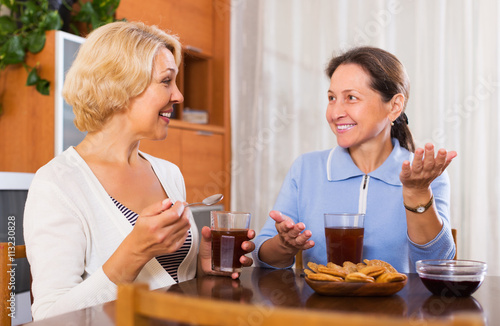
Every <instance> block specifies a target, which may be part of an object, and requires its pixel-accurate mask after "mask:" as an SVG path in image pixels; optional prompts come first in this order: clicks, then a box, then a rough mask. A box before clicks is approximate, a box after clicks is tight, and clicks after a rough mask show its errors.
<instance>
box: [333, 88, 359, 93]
mask: <svg viewBox="0 0 500 326" xmlns="http://www.w3.org/2000/svg"><path fill="white" fill-rule="evenodd" d="M349 92H356V93H361V92H360V91H358V90H356V89H354V88H349V89H344V90H343V91H341V93H349ZM328 93H335V92H334V91H332V90H331V89H329V90H328Z"/></svg>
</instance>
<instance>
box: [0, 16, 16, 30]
mask: <svg viewBox="0 0 500 326" xmlns="http://www.w3.org/2000/svg"><path fill="white" fill-rule="evenodd" d="M16 29H17V25H16V22H15V21H14V19H12V18H11V17H9V16H0V33H1V34H11V33H14V32H15V31H16Z"/></svg>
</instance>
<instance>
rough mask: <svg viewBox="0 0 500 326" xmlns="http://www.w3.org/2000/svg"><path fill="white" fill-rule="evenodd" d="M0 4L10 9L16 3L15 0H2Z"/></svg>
mask: <svg viewBox="0 0 500 326" xmlns="http://www.w3.org/2000/svg"><path fill="white" fill-rule="evenodd" d="M1 4H3V5H5V6H6V7H7V8H9V9H12V8H14V5H15V4H16V0H2V1H1Z"/></svg>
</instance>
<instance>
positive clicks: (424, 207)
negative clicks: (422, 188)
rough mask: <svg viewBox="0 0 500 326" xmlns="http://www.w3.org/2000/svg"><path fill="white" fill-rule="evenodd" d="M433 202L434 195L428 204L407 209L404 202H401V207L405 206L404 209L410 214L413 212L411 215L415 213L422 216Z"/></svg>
mask: <svg viewBox="0 0 500 326" xmlns="http://www.w3.org/2000/svg"><path fill="white" fill-rule="evenodd" d="M433 201H434V195H431V199H430V200H429V202H428V203H427V204H425V205H423V204H421V205H418V206H417V207H409V206H407V205H406V204H405V203H404V202H403V205H404V206H405V208H406V209H407V210H409V211H410V212H413V213H417V214H422V213H423V212H425V211H426V210H427V209H428V208H429V207H431V205H432V202H433Z"/></svg>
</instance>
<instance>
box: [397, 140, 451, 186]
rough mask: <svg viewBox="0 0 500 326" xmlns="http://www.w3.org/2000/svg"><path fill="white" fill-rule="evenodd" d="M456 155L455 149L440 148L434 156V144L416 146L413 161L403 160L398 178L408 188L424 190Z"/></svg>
mask: <svg viewBox="0 0 500 326" xmlns="http://www.w3.org/2000/svg"><path fill="white" fill-rule="evenodd" d="M456 156H457V152H455V151H449V152H448V151H447V150H445V149H440V150H438V152H437V155H436V156H434V145H432V144H430V143H427V144H425V149H422V148H417V149H416V150H415V156H414V158H413V162H412V163H411V164H410V162H409V161H404V162H403V167H402V169H401V173H400V174H399V179H400V180H401V183H402V184H403V187H406V188H407V189H408V190H412V191H425V190H428V189H429V187H430V184H431V182H432V181H433V180H434V179H436V178H437V177H438V176H440V175H441V173H443V172H444V170H445V169H446V168H447V167H448V165H449V164H450V163H451V161H452V160H453V159H454V158H455V157H456Z"/></svg>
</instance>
